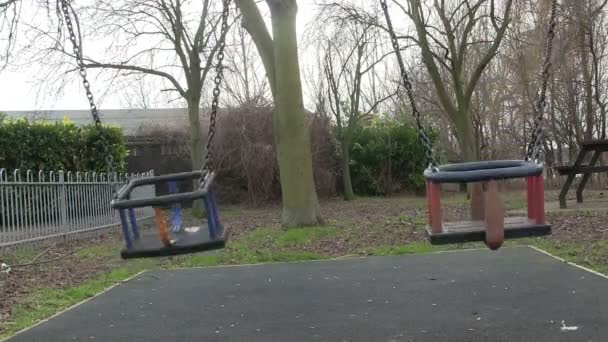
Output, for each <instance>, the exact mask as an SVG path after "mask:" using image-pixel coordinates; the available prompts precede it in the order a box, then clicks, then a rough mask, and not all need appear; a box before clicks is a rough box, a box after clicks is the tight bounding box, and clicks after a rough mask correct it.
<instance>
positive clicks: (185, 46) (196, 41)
mask: <svg viewBox="0 0 608 342" xmlns="http://www.w3.org/2000/svg"><path fill="white" fill-rule="evenodd" d="M221 10H222V3H221V2H220V1H212V0H203V1H202V2H199V1H191V0H112V1H109V0H94V1H93V2H92V4H91V5H89V6H86V7H79V8H74V11H75V12H76V13H77V14H78V16H79V19H80V20H79V27H80V28H81V37H80V38H81V39H82V40H83V41H84V44H83V46H84V47H83V58H84V61H85V66H86V68H87V69H102V70H104V71H107V74H108V75H110V76H111V78H112V79H113V81H115V80H117V79H123V80H124V79H131V80H133V83H134V87H138V86H141V84H142V80H143V79H144V78H145V77H155V78H157V79H158V80H160V82H159V83H160V84H161V85H162V86H163V87H164V89H162V91H163V92H169V93H172V94H173V95H176V96H175V97H176V98H178V99H182V100H183V101H184V102H185V103H186V105H187V115H188V120H189V128H190V151H191V160H192V166H193V168H195V169H199V168H200V167H201V166H202V163H203V152H204V146H205V135H204V134H203V132H202V127H201V122H200V108H201V99H202V96H203V86H204V84H205V81H206V80H207V78H208V75H209V72H210V71H212V70H213V66H214V59H215V55H216V52H217V49H218V47H219V40H220V33H219V32H220V26H221V25H220V21H221ZM32 29H35V28H32ZM41 30H42V29H41ZM62 30H63V29H62V28H60V32H62ZM39 37H41V38H46V39H53V38H54V37H52V36H51V35H49V34H47V33H46V32H42V31H40V32H39ZM60 38H61V39H57V38H54V40H52V41H51V42H50V43H49V45H50V48H48V49H47V50H46V51H47V53H49V51H50V52H60V53H61V55H63V56H64V57H66V58H68V59H67V61H68V63H73V58H74V56H73V53H72V52H71V49H70V48H69V47H66V45H65V44H64V42H65V39H64V38H65V37H63V36H60ZM100 47H101V48H105V50H103V49H100ZM100 50H101V51H100ZM62 62H63V65H65V64H66V61H62ZM58 65H62V64H61V63H59V64H58ZM53 71H54V73H59V72H61V71H60V70H53ZM159 83H156V84H159Z"/></svg>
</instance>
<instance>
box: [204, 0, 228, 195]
mask: <svg viewBox="0 0 608 342" xmlns="http://www.w3.org/2000/svg"><path fill="white" fill-rule="evenodd" d="M230 1H231V0H222V6H223V9H222V24H221V25H222V26H221V31H220V39H219V42H218V44H219V46H218V49H217V64H216V65H215V78H214V79H213V83H214V87H213V100H212V101H211V114H210V115H209V133H208V134H207V144H206V146H205V155H204V157H203V167H202V169H201V178H200V180H199V186H200V187H203V186H204V185H205V180H206V177H207V174H208V173H209V172H210V171H212V170H213V167H214V165H213V163H214V161H215V160H214V158H213V138H214V137H215V126H216V121H217V112H218V110H219V102H220V93H221V88H220V86H221V84H222V80H223V77H224V66H223V64H222V63H223V61H224V48H225V47H226V35H227V34H228V16H229V15H230Z"/></svg>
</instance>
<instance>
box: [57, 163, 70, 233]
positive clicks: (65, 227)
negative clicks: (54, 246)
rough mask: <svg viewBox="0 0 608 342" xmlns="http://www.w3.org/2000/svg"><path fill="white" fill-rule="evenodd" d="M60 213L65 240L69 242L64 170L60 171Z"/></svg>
mask: <svg viewBox="0 0 608 342" xmlns="http://www.w3.org/2000/svg"><path fill="white" fill-rule="evenodd" d="M58 173H59V212H60V215H61V227H62V231H63V233H64V235H63V240H64V242H67V237H68V233H69V230H70V228H69V227H68V197H67V189H66V185H65V177H64V173H63V170H59V172H58Z"/></svg>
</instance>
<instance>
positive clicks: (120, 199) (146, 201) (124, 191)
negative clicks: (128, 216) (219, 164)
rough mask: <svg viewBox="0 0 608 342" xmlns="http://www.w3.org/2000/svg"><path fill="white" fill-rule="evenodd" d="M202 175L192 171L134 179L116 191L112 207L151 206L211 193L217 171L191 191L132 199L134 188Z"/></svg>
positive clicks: (179, 201)
mask: <svg viewBox="0 0 608 342" xmlns="http://www.w3.org/2000/svg"><path fill="white" fill-rule="evenodd" d="M201 175H202V172H201V171H191V172H181V173H174V174H169V175H163V176H156V177H150V178H141V179H132V180H131V181H129V183H127V184H126V185H124V186H123V187H122V188H121V189H120V190H119V191H118V192H117V193H116V197H115V198H114V199H113V200H112V208H114V209H131V208H141V207H149V206H165V205H171V204H176V203H181V202H184V201H190V200H196V199H199V198H202V197H205V196H207V194H208V193H209V190H210V188H211V185H212V184H213V181H214V179H215V172H209V173H208V174H207V176H206V177H205V180H204V182H203V184H201V187H200V188H199V189H197V190H194V191H191V192H183V193H177V194H169V195H163V196H157V197H146V198H137V199H130V197H131V192H132V191H133V189H135V188H138V187H140V186H144V185H152V184H154V185H157V184H164V183H167V182H172V181H183V180H195V179H199V178H200V177H201Z"/></svg>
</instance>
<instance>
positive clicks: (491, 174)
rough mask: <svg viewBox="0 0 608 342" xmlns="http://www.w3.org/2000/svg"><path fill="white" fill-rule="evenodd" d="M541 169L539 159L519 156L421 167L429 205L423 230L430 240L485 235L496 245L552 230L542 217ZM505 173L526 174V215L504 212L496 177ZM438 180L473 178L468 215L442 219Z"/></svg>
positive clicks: (448, 240) (472, 238)
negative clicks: (508, 158)
mask: <svg viewBox="0 0 608 342" xmlns="http://www.w3.org/2000/svg"><path fill="white" fill-rule="evenodd" d="M542 171H543V167H542V165H539V164H536V163H532V162H527V161H522V160H496V161H487V162H474V163H460V164H451V165H443V166H440V167H439V168H438V169H437V170H430V169H429V170H427V171H425V173H424V175H425V178H426V180H427V201H428V211H429V226H428V228H427V233H428V236H429V240H430V242H431V244H435V245H438V244H453V243H465V242H475V241H484V242H485V243H486V245H487V246H488V247H489V248H490V249H493V250H495V249H498V248H500V246H501V245H502V244H503V242H504V240H505V239H514V238H523V237H532V236H545V235H549V234H551V226H550V225H549V224H547V223H546V222H545V212H544V209H545V208H544V205H545V204H544V203H545V198H544V180H543V175H542ZM510 178H511V179H512V178H526V180H527V200H528V212H527V216H526V217H505V209H504V204H503V202H502V200H501V198H500V195H499V191H498V181H500V180H504V179H510ZM442 183H473V186H472V189H471V190H472V192H473V193H472V199H473V200H472V202H471V220H469V221H461V222H449V223H444V222H443V221H442V212H441V184H442Z"/></svg>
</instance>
